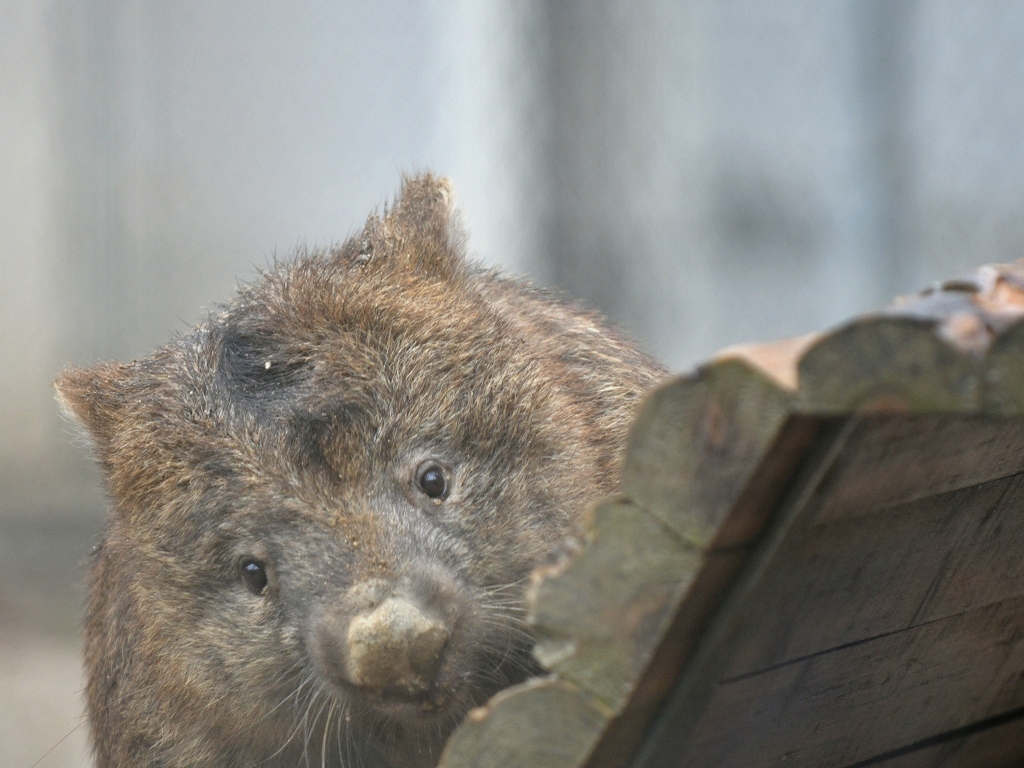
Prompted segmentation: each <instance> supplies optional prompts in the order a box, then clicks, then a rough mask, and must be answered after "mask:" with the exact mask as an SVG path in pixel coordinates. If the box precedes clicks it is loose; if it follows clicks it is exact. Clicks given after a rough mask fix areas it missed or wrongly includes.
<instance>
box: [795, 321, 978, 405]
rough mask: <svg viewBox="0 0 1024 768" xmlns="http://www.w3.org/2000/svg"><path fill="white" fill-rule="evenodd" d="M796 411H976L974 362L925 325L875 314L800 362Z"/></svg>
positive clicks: (816, 347) (816, 346) (832, 336)
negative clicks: (797, 409)
mask: <svg viewBox="0 0 1024 768" xmlns="http://www.w3.org/2000/svg"><path fill="white" fill-rule="evenodd" d="M799 380H800V393H799V397H798V408H799V409H800V410H804V411H808V412H813V413H833V414H838V413H851V412H854V411H913V412H919V413H928V412H932V413H936V412H938V413H963V412H972V411H976V410H977V409H978V408H979V406H980V393H981V376H980V364H979V362H978V361H977V359H976V358H975V357H973V356H972V355H970V354H969V353H967V352H964V351H962V350H961V349H959V348H958V347H957V346H955V345H954V344H951V343H949V342H948V341H946V340H945V339H943V338H942V337H940V336H939V335H938V334H937V333H936V324H935V322H934V321H932V320H922V319H918V318H915V317H891V316H885V315H877V316H873V317H866V318H862V319H859V320H855V321H854V322H852V323H850V324H849V325H846V326H844V327H842V328H840V329H839V330H837V331H834V332H833V333H830V334H827V335H825V336H823V337H822V338H821V339H820V340H819V341H818V342H817V343H816V344H814V345H813V346H812V347H811V348H810V349H809V350H808V351H807V352H806V353H805V354H804V356H803V358H802V359H801V360H800V364H799Z"/></svg>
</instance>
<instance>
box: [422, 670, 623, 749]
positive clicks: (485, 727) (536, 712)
mask: <svg viewBox="0 0 1024 768" xmlns="http://www.w3.org/2000/svg"><path fill="white" fill-rule="evenodd" d="M610 714H611V713H610V712H608V711H607V710H606V709H605V708H604V707H603V706H601V704H600V702H597V701H596V700H595V699H594V698H593V697H592V696H590V695H588V694H587V693H586V692H584V691H581V690H580V689H578V688H576V687H575V686H573V685H571V684H569V683H566V682H563V681H560V680H556V679H554V678H540V679H536V680H530V681H527V682H526V683H523V684H522V685H517V686H515V687H514V688H508V689H506V690H504V691H502V692H500V693H498V694H497V695H495V696H494V697H493V698H492V699H491V700H490V701H489V702H488V703H487V704H486V706H483V707H479V708H477V709H474V710H472V711H471V712H470V713H469V714H468V715H467V716H466V719H465V720H464V721H463V722H462V725H461V726H460V727H459V728H458V730H456V731H455V733H454V734H452V736H451V738H449V739H448V743H447V744H446V745H445V750H444V753H443V754H442V755H441V761H440V763H439V764H438V768H451V767H452V766H472V767H473V768H536V767H537V766H544V767H545V768H571V767H572V766H577V765H579V764H580V763H581V762H582V761H583V760H584V759H585V758H586V756H587V754H588V753H589V752H590V749H591V747H592V746H593V744H594V742H595V741H596V740H597V737H598V736H599V735H600V733H601V731H602V730H603V729H604V726H605V724H606V723H607V722H608V718H609V717H610Z"/></svg>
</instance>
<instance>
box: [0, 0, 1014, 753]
mask: <svg viewBox="0 0 1024 768" xmlns="http://www.w3.org/2000/svg"><path fill="white" fill-rule="evenodd" d="M427 168H430V169H434V170H436V171H437V172H439V173H442V174H445V175H448V176H450V177H451V178H452V179H453V180H454V183H455V187H456V190H457V194H458V198H459V201H460V203H461V205H462V208H463V211H464V217H465V222H466V224H467V225H468V228H469V230H470V233H471V239H470V243H471V250H472V253H473V255H474V257H475V258H477V259H479V260H480V261H482V262H485V263H487V264H491V265H497V266H500V267H502V268H504V269H505V270H507V271H510V272H513V273H517V274H523V275H529V276H531V278H532V279H533V280H534V281H536V282H537V283H540V284H543V285H548V286H555V287H557V288H560V289H562V290H564V291H565V292H566V293H568V294H570V295H572V296H574V297H577V298H579V299H582V300H583V301H584V302H585V303H587V304H589V305H590V306H591V307H593V308H596V309H598V310H600V311H601V312H603V313H604V314H605V315H607V316H608V317H609V318H610V319H612V320H613V321H615V322H617V323H619V324H620V325H622V326H624V327H625V328H626V329H627V330H628V331H629V332H630V333H632V334H633V335H634V336H635V337H636V338H638V339H639V340H640V341H641V342H642V344H643V345H644V346H645V347H646V348H647V349H648V350H649V351H651V352H653V353H654V354H655V355H657V356H659V357H661V358H663V359H664V360H666V361H667V362H668V363H669V365H670V366H671V367H672V368H674V369H680V370H681V369H685V368H687V367H689V366H691V365H693V364H694V363H695V362H698V361H699V360H701V359H702V358H704V357H707V356H708V355H710V354H712V353H713V352H714V351H715V350H716V349H717V348H719V347H721V346H723V345H726V344H730V343H735V342H741V341H756V340H768V339H771V338H774V337H780V336H787V335H796V334H803V333H807V332H810V331H813V330H818V329H821V328H823V327H826V326H828V325H831V324H834V323H836V322H839V321H841V320H843V319H844V318H846V317H848V316H850V315H852V314H855V313H859V312H862V311H865V310H869V309H871V308H874V307H878V306H880V305H882V304H884V303H886V302H887V301H888V300H889V299H890V298H891V297H892V296H893V295H895V294H897V293H904V292H908V291H911V290H914V289H917V288H920V287H922V286H924V285H926V284H927V283H929V282H931V281H934V280H937V279H940V278H943V277H948V276H951V275H954V274H956V273H958V272H961V271H964V270H966V269H968V268H970V267H973V266H974V265H976V264H979V263H982V262H989V261H1005V260H1012V259H1016V258H1018V257H1019V256H1024V3H1019V2H1016V1H1015V0H1004V1H996V0H990V1H988V2H967V3H965V2H954V1H953V0H929V1H928V2H921V1H915V0H634V1H633V2H625V1H622V2H611V1H610V0H592V1H591V2H587V3H582V2H580V3H570V2H539V1H538V0H518V1H517V2H499V1H498V0H448V2H441V1H440V0H407V1H405V2H388V3H383V2H381V3H357V2H352V1H351V0H291V1H290V2H288V3H281V2H271V1H270V0H249V2H246V3H240V2H227V0H202V1H201V2H200V1H199V0H182V1H180V2H171V3H169V2H163V1H162V0H0V393H2V394H0V578H2V580H3V581H2V583H3V585H4V588H3V590H0V745H2V746H0V766H8V765H10V766H15V768H29V767H30V766H32V765H33V763H34V762H35V761H37V760H39V762H38V765H39V766H40V767H41V768H52V767H54V766H84V765H88V764H89V761H88V755H87V750H86V746H85V745H86V734H85V728H84V727H81V728H78V729H77V730H74V731H73V729H74V728H75V727H76V725H77V724H78V723H80V722H81V702H80V698H79V691H80V688H81V678H80V671H79V664H78V639H77V622H78V617H79V612H80V601H81V596H82V589H81V586H80V580H81V562H82V559H83V558H84V557H85V555H86V554H87V553H88V550H89V548H90V545H91V542H92V541H93V539H94V536H95V533H96V531H97V530H98V528H99V526H100V524H101V521H102V509H103V496H102V490H101V486H100V483H99V480H98V477H97V475H96V473H95V471H94V469H93V467H92V465H91V463H90V459H89V457H88V452H87V450H85V448H84V446H83V445H82V441H81V440H80V439H78V438H76V437H75V435H76V432H75V430H74V429H73V428H72V427H71V426H70V425H69V424H68V423H67V422H66V421H64V420H62V419H61V418H60V417H59V415H58V413H57V408H56V406H55V404H54V402H53V391H52V389H51V386H50V382H51V381H52V380H53V378H54V377H55V376H56V374H57V373H58V372H59V371H60V369H61V368H62V367H63V366H64V365H66V364H68V363H76V364H88V363H91V362H93V361H96V360H102V359H121V360H127V359H131V358H133V357H136V356H141V355H144V354H146V353H147V352H149V351H150V350H151V349H153V348H154V347H155V346H157V345H159V344H161V343H163V342H165V341H167V340H168V339H169V337H170V336H171V335H172V334H174V333H177V332H180V331H183V330H184V329H186V328H188V327H189V326H190V325H191V324H193V323H195V322H197V321H199V320H201V319H202V318H203V317H204V316H205V315H206V313H207V312H208V311H209V310H210V309H211V308H216V305H217V303H218V302H224V301H226V300H227V299H228V298H229V297H230V296H231V294H232V292H233V291H234V289H235V286H236V281H238V280H242V281H245V280H249V279H252V278H253V277H254V276H255V274H256V268H258V267H260V266H264V265H266V264H267V263H268V261H269V260H271V259H272V258H274V257H275V256H276V257H279V258H280V257H287V255H288V254H289V253H290V252H291V251H292V250H293V249H294V248H295V247H296V246H297V245H298V244H300V243H308V244H311V245H313V244H330V243H332V242H336V241H339V240H342V239H344V238H345V237H346V235H348V234H350V233H352V232H354V231H355V230H356V229H358V228H359V226H360V225H361V222H362V221H363V219H364V218H365V216H366V214H367V213H368V212H369V211H370V210H371V209H372V208H374V207H375V206H378V205H380V204H381V203H383V202H384V201H386V200H388V199H389V198H390V196H391V195H393V194H394V192H395V191H396V190H397V187H398V184H399V180H400V176H401V174H402V172H403V171H411V170H418V169H427ZM69 732H71V735H70V736H69V737H68V738H67V739H65V740H64V741H62V742H60V743H59V744H58V741H59V740H60V739H61V738H62V737H64V736H65V735H66V734H68V733H69ZM55 744H56V745H57V746H56V747H55V748H54V749H53V751H52V752H50V753H49V754H47V755H46V756H45V757H44V756H43V755H44V753H45V752H46V750H47V749H49V748H50V747H53V746H54V745H55ZM40 758H42V759H41V760H40Z"/></svg>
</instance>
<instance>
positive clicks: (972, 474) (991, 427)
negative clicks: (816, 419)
mask: <svg viewBox="0 0 1024 768" xmlns="http://www.w3.org/2000/svg"><path fill="white" fill-rule="evenodd" d="M1022 424H1024V422H1022V421H1020V420H1007V419H995V418H991V417H987V416H950V415H942V414H922V415H919V416H915V417H900V416H895V415H893V416H885V417H868V418H863V419H861V421H860V422H859V425H858V427H857V429H856V430H855V431H854V433H853V434H852V435H851V436H850V445H849V447H848V449H847V450H846V451H844V453H843V455H842V456H840V457H839V459H838V464H837V466H836V467H835V469H834V470H833V472H832V473H831V476H830V477H829V478H828V479H827V480H826V482H828V483H829V488H828V489H827V491H828V497H827V501H824V502H822V504H821V505H820V506H821V508H820V511H819V513H818V517H817V519H816V522H819V523H820V522H825V521H827V520H833V519H838V518H843V517H851V516H854V515H857V514H871V513H873V512H875V511H877V510H878V509H879V507H880V506H882V505H886V506H892V505H895V504H902V503H904V502H907V501H912V500H913V499H915V498H921V497H923V496H927V495H931V494H936V493H942V492H945V491H951V490H955V489H957V488H967V487H969V486H972V485H976V484H978V483H984V482H987V481H989V480H994V479H997V478H1000V477H1006V476H1007V475H1012V474H1016V473H1018V472H1024V429H1022V428H1021V427H1022Z"/></svg>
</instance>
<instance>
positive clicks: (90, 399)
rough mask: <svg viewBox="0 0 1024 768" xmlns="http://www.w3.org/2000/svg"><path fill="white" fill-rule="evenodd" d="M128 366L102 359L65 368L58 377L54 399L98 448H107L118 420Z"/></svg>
mask: <svg viewBox="0 0 1024 768" xmlns="http://www.w3.org/2000/svg"><path fill="white" fill-rule="evenodd" d="M129 373H130V367H129V366H127V365H124V364H122V363H102V364H100V365H97V366H95V367H93V368H75V367H71V368H67V369H65V370H64V372H63V373H61V375H60V376H58V377H57V380H56V381H55V382H54V387H55V388H56V389H57V401H58V402H59V403H60V405H61V408H63V409H64V412H65V413H67V414H68V415H69V416H71V417H72V418H73V419H74V420H75V421H77V422H78V423H79V424H81V425H82V426H83V427H84V428H85V430H86V431H87V432H88V433H89V436H90V437H92V439H93V442H95V443H96V446H97V448H99V450H100V451H106V449H107V447H108V446H109V444H110V441H111V439H112V438H113V435H114V432H115V430H116V428H117V425H118V423H119V421H120V411H121V406H122V403H123V401H124V394H123V393H124V390H125V388H126V384H127V381H128V377H129Z"/></svg>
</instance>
